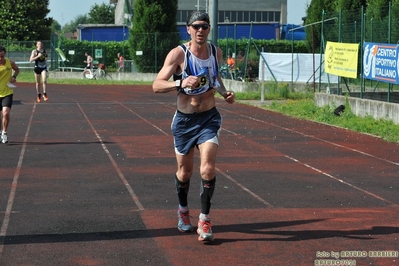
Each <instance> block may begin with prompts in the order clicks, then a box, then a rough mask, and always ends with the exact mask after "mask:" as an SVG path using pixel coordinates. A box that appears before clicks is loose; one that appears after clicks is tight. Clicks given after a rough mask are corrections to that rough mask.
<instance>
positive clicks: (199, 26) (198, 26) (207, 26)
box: [190, 24, 209, 30]
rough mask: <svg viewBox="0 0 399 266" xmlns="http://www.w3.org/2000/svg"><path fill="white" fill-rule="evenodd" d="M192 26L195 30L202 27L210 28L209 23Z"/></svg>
mask: <svg viewBox="0 0 399 266" xmlns="http://www.w3.org/2000/svg"><path fill="white" fill-rule="evenodd" d="M190 26H191V27H193V28H194V29H195V30H199V29H200V28H201V29H203V30H207V29H209V24H191V25H190Z"/></svg>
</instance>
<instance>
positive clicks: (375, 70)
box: [363, 42, 399, 84]
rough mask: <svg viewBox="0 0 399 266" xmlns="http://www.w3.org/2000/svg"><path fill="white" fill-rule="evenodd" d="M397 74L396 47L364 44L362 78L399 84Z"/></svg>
mask: <svg viewBox="0 0 399 266" xmlns="http://www.w3.org/2000/svg"><path fill="white" fill-rule="evenodd" d="M398 72H399V64H398V45H396V44H383V43H370V42H366V43H364V55H363V77H364V78H366V79H373V80H378V81H383V82H387V83H393V84H399V74H398Z"/></svg>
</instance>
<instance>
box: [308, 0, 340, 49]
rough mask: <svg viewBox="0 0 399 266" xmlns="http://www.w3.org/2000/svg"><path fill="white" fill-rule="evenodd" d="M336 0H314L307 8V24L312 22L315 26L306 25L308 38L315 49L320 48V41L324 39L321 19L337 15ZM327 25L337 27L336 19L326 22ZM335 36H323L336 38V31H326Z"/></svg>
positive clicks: (330, 38) (331, 38)
mask: <svg viewBox="0 0 399 266" xmlns="http://www.w3.org/2000/svg"><path fill="white" fill-rule="evenodd" d="M335 7H336V1H334V0H312V1H311V3H310V5H309V6H308V8H307V10H306V24H312V23H314V25H313V26H310V27H306V29H305V30H306V40H307V41H308V44H309V46H310V47H314V49H315V51H317V50H319V49H320V43H321V40H322V38H321V37H322V36H321V21H322V19H323V12H324V19H325V20H327V19H331V18H333V17H336V16H337V13H336V11H335ZM324 25H325V27H336V22H335V21H334V20H329V21H328V22H325V23H324ZM325 32H328V33H329V34H331V35H333V36H328V37H327V36H323V37H324V38H325V39H328V40H334V39H336V36H334V34H335V31H325Z"/></svg>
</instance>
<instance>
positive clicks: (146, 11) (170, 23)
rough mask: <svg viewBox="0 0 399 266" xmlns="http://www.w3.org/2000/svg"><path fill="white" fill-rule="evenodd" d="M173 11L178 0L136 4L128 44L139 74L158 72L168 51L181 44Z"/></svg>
mask: <svg viewBox="0 0 399 266" xmlns="http://www.w3.org/2000/svg"><path fill="white" fill-rule="evenodd" d="M176 12H177V0H136V1H135V3H134V18H133V25H134V27H133V28H132V29H131V31H130V36H129V44H130V47H131V49H130V51H131V54H130V55H131V57H132V58H133V60H134V61H135V63H136V66H137V68H138V69H139V70H140V71H141V72H158V71H159V69H160V68H161V67H162V65H163V61H164V60H165V57H166V55H167V54H168V52H169V51H170V50H171V49H172V48H173V47H175V46H177V45H178V44H179V43H180V36H179V34H178V30H177V26H176V16H175V14H176ZM174 33H176V34H174ZM154 43H156V47H154ZM154 50H155V51H154ZM136 51H142V52H143V55H137V54H136ZM154 62H155V66H154Z"/></svg>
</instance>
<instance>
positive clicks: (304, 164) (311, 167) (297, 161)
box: [285, 155, 399, 206]
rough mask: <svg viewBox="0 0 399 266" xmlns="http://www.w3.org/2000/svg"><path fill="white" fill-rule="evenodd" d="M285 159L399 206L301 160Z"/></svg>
mask: <svg viewBox="0 0 399 266" xmlns="http://www.w3.org/2000/svg"><path fill="white" fill-rule="evenodd" d="M285 157H286V158H288V159H290V160H293V161H294V162H296V163H299V164H301V165H303V166H306V167H308V168H310V169H312V170H313V171H316V172H318V173H320V174H322V175H325V176H327V177H329V178H331V179H333V180H335V181H338V182H340V183H342V184H345V185H347V186H349V187H351V188H354V189H356V190H359V191H361V192H363V193H365V194H367V195H369V196H372V197H374V198H376V199H379V200H381V201H384V202H387V203H389V204H392V205H396V206H398V205H399V204H396V203H393V202H391V201H389V200H387V199H384V198H382V197H380V196H378V195H377V194H374V193H371V192H370V191H367V190H365V189H362V188H360V187H357V186H355V185H352V184H351V183H348V182H346V181H344V180H342V179H339V178H337V177H335V176H333V175H330V174H328V173H326V172H324V171H322V170H320V169H317V168H315V167H313V166H310V165H309V164H306V163H303V162H301V161H299V160H297V159H295V158H292V157H290V156H288V155H285Z"/></svg>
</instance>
